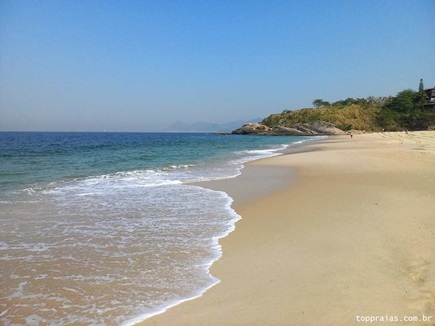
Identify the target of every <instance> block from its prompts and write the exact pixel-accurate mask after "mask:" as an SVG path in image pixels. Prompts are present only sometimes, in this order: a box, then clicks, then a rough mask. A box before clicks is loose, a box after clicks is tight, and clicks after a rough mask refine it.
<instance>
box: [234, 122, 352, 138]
mask: <svg viewBox="0 0 435 326" xmlns="http://www.w3.org/2000/svg"><path fill="white" fill-rule="evenodd" d="M231 133H232V134H236V135H271V136H273V135H289V136H313V135H314V136H315V135H343V134H345V132H344V131H343V130H341V129H339V128H336V127H335V126H334V125H333V124H332V123H330V122H325V121H316V122H308V123H299V124H295V125H292V126H291V127H284V126H276V127H269V126H266V125H264V124H262V123H246V124H244V125H243V126H242V127H240V128H238V129H236V130H234V131H232V132H231Z"/></svg>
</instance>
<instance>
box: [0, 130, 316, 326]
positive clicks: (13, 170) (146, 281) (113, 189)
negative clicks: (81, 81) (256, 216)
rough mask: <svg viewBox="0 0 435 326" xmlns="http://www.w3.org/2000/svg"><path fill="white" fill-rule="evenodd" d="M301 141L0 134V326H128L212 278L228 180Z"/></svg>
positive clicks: (228, 223)
mask: <svg viewBox="0 0 435 326" xmlns="http://www.w3.org/2000/svg"><path fill="white" fill-rule="evenodd" d="M307 140H309V138H303V137H255V136H239V135H231V136H222V135H216V134H203V133H195V134H187V133H182V134H172V133H9V132H7V133H0V208H1V209H0V223H1V230H0V264H1V269H0V273H1V281H0V282H1V287H0V310H1V311H2V312H1V314H0V322H1V323H2V324H4V325H14V324H27V325H38V324H39V323H47V324H49V325H58V324H62V325H68V324H74V323H76V324H93V325H119V324H133V323H134V322H136V321H139V320H143V319H144V318H146V317H147V316H150V315H152V314H155V313H158V312H160V311H162V310H164V309H166V308H167V307H169V306H171V305H174V304H177V303H179V302H181V301H183V300H186V299H189V298H193V297H195V296H199V295H201V294H202V293H203V292H204V291H205V290H206V289H207V288H209V287H210V286H213V285H214V284H216V283H217V282H219V280H217V279H216V278H214V277H213V276H212V275H210V274H209V273H208V269H209V267H210V265H211V264H212V263H213V261H215V260H216V259H218V258H219V257H220V255H221V252H220V247H219V244H218V239H219V238H220V237H222V236H225V235H227V234H228V233H229V232H231V231H232V230H233V229H234V223H235V221H237V220H238V219H239V218H240V217H239V216H238V215H237V214H236V213H235V212H234V211H233V210H232V208H231V202H232V199H231V198H230V197H228V195H227V194H226V193H223V192H217V191H211V190H208V189H204V188H201V187H198V186H194V185H191V184H190V183H191V182H194V181H207V180H216V179H222V178H230V177H235V176H237V175H238V174H239V173H240V170H241V169H242V167H243V164H244V163H246V162H248V161H252V160H256V159H260V158H265V157H270V156H274V155H279V150H282V149H284V148H286V147H287V146H288V145H289V144H290V143H295V142H301V141H307Z"/></svg>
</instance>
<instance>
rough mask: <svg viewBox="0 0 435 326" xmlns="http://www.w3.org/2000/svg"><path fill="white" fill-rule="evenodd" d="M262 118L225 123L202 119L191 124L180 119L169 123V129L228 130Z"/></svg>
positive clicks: (186, 130) (191, 130) (194, 130)
mask: <svg viewBox="0 0 435 326" xmlns="http://www.w3.org/2000/svg"><path fill="white" fill-rule="evenodd" d="M262 119H263V118H254V119H250V120H238V121H230V122H226V123H210V122H204V121H197V122H194V123H192V124H186V123H184V122H181V121H177V122H174V123H172V124H171V125H170V127H169V129H170V131H182V132H189V131H190V132H200V131H209V132H230V131H232V130H234V129H236V128H238V127H240V126H241V125H243V124H245V123H248V122H259V121H261V120H262Z"/></svg>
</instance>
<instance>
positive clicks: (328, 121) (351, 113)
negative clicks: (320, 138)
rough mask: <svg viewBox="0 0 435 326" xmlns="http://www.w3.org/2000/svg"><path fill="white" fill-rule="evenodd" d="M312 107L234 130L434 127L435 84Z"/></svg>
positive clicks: (284, 132)
mask: <svg viewBox="0 0 435 326" xmlns="http://www.w3.org/2000/svg"><path fill="white" fill-rule="evenodd" d="M313 106H314V107H313V108H304V109H301V110H295V111H290V110H285V111H283V112H281V113H275V114H271V115H270V116H268V117H267V118H265V119H263V120H262V121H261V122H259V123H248V124H244V125H243V126H242V127H240V128H238V129H236V130H234V131H232V133H233V134H245V135H246V134H255V135H321V134H326V135H334V134H343V133H346V132H352V131H356V132H361V131H367V132H375V131H401V130H435V87H433V88H429V89H425V88H424V86H423V80H420V84H419V88H418V91H414V90H412V89H405V90H403V91H401V92H398V93H397V95H396V96H388V97H373V96H370V97H367V98H356V99H354V98H347V99H345V100H340V101H336V102H333V103H329V102H327V101H325V100H323V99H315V100H314V101H313Z"/></svg>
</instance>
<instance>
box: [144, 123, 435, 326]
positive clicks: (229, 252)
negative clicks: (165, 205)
mask: <svg viewBox="0 0 435 326" xmlns="http://www.w3.org/2000/svg"><path fill="white" fill-rule="evenodd" d="M203 186H206V187H209V188H211V189H216V190H223V191H226V192H227V193H228V194H229V195H230V196H231V197H232V198H234V203H233V208H234V209H235V210H236V212H237V213H238V214H240V215H241V216H242V220H240V221H239V222H238V223H237V225H236V230H235V231H234V232H233V233H231V234H230V235H229V236H228V237H226V238H224V239H221V241H220V243H221V245H222V250H223V257H222V258H221V259H220V260H218V261H217V262H216V263H215V264H214V265H213V266H212V268H211V271H210V272H211V273H212V274H213V275H214V276H216V277H218V278H219V279H220V280H221V282H220V283H219V284H218V285H216V286H214V287H213V288H211V289H209V290H208V291H207V292H206V293H205V294H204V295H203V296H202V297H200V298H197V299H194V300H191V301H187V302H184V303H182V304H180V305H178V306H175V307H173V308H171V309H169V310H168V311H166V312H164V313H163V314H160V315H157V316H154V317H152V318H149V319H147V320H146V321H144V322H142V323H141V324H140V325H358V324H366V323H368V322H367V321H366V318H372V317H374V318H377V321H376V319H374V320H372V322H371V323H370V324H371V325H382V324H384V325H385V324H391V325H394V324H397V323H399V324H400V325H408V324H409V325H411V324H412V325H435V250H434V248H435V131H427V132H410V133H408V134H406V133H403V132H401V133H380V134H361V135H359V134H356V135H354V137H353V138H352V139H351V138H350V137H349V136H334V137H330V138H329V139H327V140H324V141H320V142H317V143H312V144H308V145H304V146H300V147H295V148H290V149H289V151H288V153H287V154H286V155H282V156H278V157H274V158H269V159H265V160H260V161H255V162H252V163H250V164H248V165H247V166H246V168H245V169H244V170H243V171H242V175H241V176H239V177H237V178H234V179H227V180H223V181H217V182H208V183H204V184H203ZM381 317H382V318H383V319H381ZM410 317H413V318H414V317H415V318H419V321H417V322H410V321H406V319H410ZM394 319H395V320H394ZM364 321H365V322H364Z"/></svg>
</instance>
